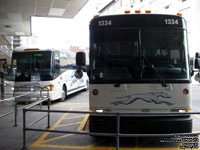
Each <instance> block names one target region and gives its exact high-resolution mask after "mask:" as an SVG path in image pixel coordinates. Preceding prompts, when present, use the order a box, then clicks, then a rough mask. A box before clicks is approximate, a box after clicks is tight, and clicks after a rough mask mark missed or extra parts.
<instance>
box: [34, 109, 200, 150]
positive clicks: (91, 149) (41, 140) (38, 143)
mask: <svg viewBox="0 0 200 150" xmlns="http://www.w3.org/2000/svg"><path fill="white" fill-rule="evenodd" d="M72 109H73V107H71V108H70V110H72ZM67 115H68V113H66V114H64V115H63V116H62V117H61V118H60V119H59V120H58V121H57V122H56V123H55V124H54V125H53V126H52V127H51V128H50V130H53V129H55V128H56V127H60V126H63V125H60V124H61V122H62V121H63V120H65V119H66V116H67ZM77 117H78V116H77ZM79 117H80V116H79ZM88 117H89V115H85V117H84V119H83V120H82V122H76V124H78V123H80V126H79V128H78V129H77V131H83V128H84V126H85V125H86V122H87V120H88ZM66 125H70V124H66ZM195 132H196V131H195ZM49 134H50V132H45V133H43V134H42V135H41V136H40V137H39V138H38V140H36V141H35V142H34V143H33V144H32V145H31V147H44V148H55V149H59V148H65V149H81V150H94V149H95V150H116V147H101V146H97V144H98V143H94V144H90V145H86V146H68V145H50V144H44V143H48V142H52V141H55V140H58V139H62V138H65V137H69V136H72V135H73V134H66V135H63V136H58V137H54V138H50V139H46V140H45V138H46V137H47V136H48V135H49ZM169 149H170V150H181V149H180V148H179V147H172V148H171V147H165V148H161V147H157V148H143V147H127V148H124V147H120V150H169ZM198 150H200V148H198Z"/></svg>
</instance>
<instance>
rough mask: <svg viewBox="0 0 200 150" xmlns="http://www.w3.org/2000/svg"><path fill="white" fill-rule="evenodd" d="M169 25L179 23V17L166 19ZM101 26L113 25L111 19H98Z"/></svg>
mask: <svg viewBox="0 0 200 150" xmlns="http://www.w3.org/2000/svg"><path fill="white" fill-rule="evenodd" d="M164 22H165V24H167V25H178V19H164ZM98 24H99V26H100V27H106V26H112V21H111V20H100V21H98Z"/></svg>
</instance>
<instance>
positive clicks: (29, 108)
mask: <svg viewBox="0 0 200 150" xmlns="http://www.w3.org/2000/svg"><path fill="white" fill-rule="evenodd" d="M48 102H50V99H48ZM38 103H39V101H38ZM38 103H35V105H34V104H31V105H29V106H27V107H26V108H24V109H23V149H26V131H39V132H53V133H66V134H80V135H93V136H108V137H116V150H119V142H120V141H119V139H120V138H121V137H175V136H181V135H185V136H194V135H195V136H196V135H200V132H199V133H170V134H122V133H120V117H121V116H127V115H134V116H135V115H137V116H155V115H156V116H166V115H168V116H169V115H170V116H184V115H193V114H200V112H183V113H182V112H181V113H179V112H162V113H159V112H150V113H149V112H148V113H147V112H141V113H139V112H134V113H119V112H105V113H98V112H89V111H71V110H70V111H69V110H50V103H48V110H38V109H32V108H33V107H34V106H36V104H38ZM28 111H29V112H47V113H48V116H47V117H48V128H49V127H50V122H49V119H50V113H78V114H80V113H81V114H93V115H101V116H115V117H116V120H117V121H116V133H98V132H80V131H63V130H53V129H38V128H30V126H26V112H28ZM43 118H44V117H43ZM43 118H41V119H43ZM41 119H40V120H41ZM40 120H39V121H40ZM39 121H35V122H34V123H36V122H39ZM31 125H33V123H32V124H31Z"/></svg>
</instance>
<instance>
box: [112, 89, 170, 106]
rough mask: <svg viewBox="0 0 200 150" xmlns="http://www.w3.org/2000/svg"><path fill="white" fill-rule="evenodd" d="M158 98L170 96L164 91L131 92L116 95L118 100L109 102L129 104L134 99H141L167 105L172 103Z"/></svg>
mask: <svg viewBox="0 0 200 150" xmlns="http://www.w3.org/2000/svg"><path fill="white" fill-rule="evenodd" d="M159 98H171V96H170V95H168V94H167V93H165V92H149V93H141V94H133V95H128V96H124V97H116V99H120V100H118V101H115V102H112V103H111V104H114V105H115V106H117V105H119V104H124V105H129V104H131V103H133V102H135V101H136V100H143V101H145V102H148V103H155V104H162V103H164V104H166V105H168V106H171V105H173V103H171V102H168V101H166V100H161V99H159Z"/></svg>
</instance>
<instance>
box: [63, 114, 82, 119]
mask: <svg viewBox="0 0 200 150" xmlns="http://www.w3.org/2000/svg"><path fill="white" fill-rule="evenodd" d="M83 117H84V115H80V116H74V117H67V118H65V119H64V120H68V119H75V118H83Z"/></svg>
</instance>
